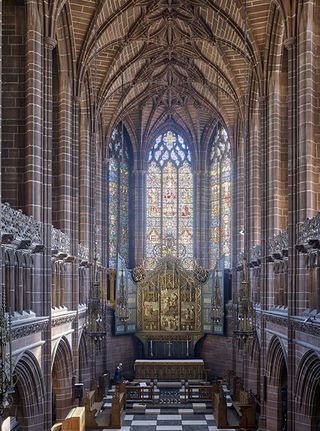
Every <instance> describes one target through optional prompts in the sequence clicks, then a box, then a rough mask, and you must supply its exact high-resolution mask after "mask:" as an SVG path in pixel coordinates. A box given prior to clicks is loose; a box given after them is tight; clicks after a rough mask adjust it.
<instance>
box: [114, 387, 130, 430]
mask: <svg viewBox="0 0 320 431" xmlns="http://www.w3.org/2000/svg"><path fill="white" fill-rule="evenodd" d="M125 407H126V385H125V383H120V384H119V385H117V386H116V391H115V393H114V394H113V397H112V407H111V428H119V429H120V428H121V422H122V414H123V412H124V410H125Z"/></svg>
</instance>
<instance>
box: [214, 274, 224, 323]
mask: <svg viewBox="0 0 320 431" xmlns="http://www.w3.org/2000/svg"><path fill="white" fill-rule="evenodd" d="M215 272H216V276H215V283H214V296H213V301H212V316H211V318H212V321H213V323H216V324H220V323H222V319H223V304H222V298H221V288H220V281H219V273H218V269H216V271H215Z"/></svg>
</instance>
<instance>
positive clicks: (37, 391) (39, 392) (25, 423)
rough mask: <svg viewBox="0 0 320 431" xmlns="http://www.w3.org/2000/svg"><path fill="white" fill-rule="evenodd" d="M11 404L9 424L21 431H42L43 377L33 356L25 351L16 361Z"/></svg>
mask: <svg viewBox="0 0 320 431" xmlns="http://www.w3.org/2000/svg"><path fill="white" fill-rule="evenodd" d="M14 374H15V376H16V386H15V393H14V397H13V404H12V407H11V408H10V410H9V411H8V416H11V417H12V419H14V420H11V423H14V422H15V423H17V424H18V425H19V428H17V429H19V430H21V431H43V428H44V403H45V390H44V382H43V376H42V373H41V369H40V367H39V364H38V361H37V359H36V358H35V356H34V355H33V354H32V353H31V352H29V351H27V352H24V353H23V355H22V356H21V358H20V359H19V360H18V362H17V364H16V366H15V369H14Z"/></svg>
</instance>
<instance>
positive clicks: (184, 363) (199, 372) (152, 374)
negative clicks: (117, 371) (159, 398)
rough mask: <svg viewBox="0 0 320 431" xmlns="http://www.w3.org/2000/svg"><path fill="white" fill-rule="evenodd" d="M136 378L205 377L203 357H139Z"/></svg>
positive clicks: (171, 378)
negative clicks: (180, 358)
mask: <svg viewBox="0 0 320 431" xmlns="http://www.w3.org/2000/svg"><path fill="white" fill-rule="evenodd" d="M134 371H135V378H136V379H157V380H164V381H168V380H169V381H170V380H181V379H184V380H189V379H197V380H201V379H203V378H204V362H203V360H202V359H184V360H178V359H165V360H150V359H137V360H136V361H135V364H134Z"/></svg>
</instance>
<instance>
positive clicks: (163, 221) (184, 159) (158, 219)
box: [146, 130, 193, 263]
mask: <svg viewBox="0 0 320 431" xmlns="http://www.w3.org/2000/svg"><path fill="white" fill-rule="evenodd" d="M148 164H149V167H148V175H147V246H146V258H147V263H151V262H152V260H153V257H154V252H155V250H156V249H157V250H159V249H160V250H162V247H164V246H165V245H166V241H167V240H168V239H170V241H171V242H172V243H173V244H174V247H175V253H176V255H177V256H180V257H183V258H184V259H185V261H186V262H190V263H191V261H192V259H193V186H192V171H191V153H190V150H189V149H188V146H187V145H186V143H185V142H184V140H183V138H182V137H181V136H179V135H177V134H176V133H175V132H172V131H170V130H169V131H168V132H166V133H165V134H163V135H160V136H159V137H158V138H157V139H156V140H155V143H154V146H153V147H152V149H151V150H150V152H149V156H148Z"/></svg>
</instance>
